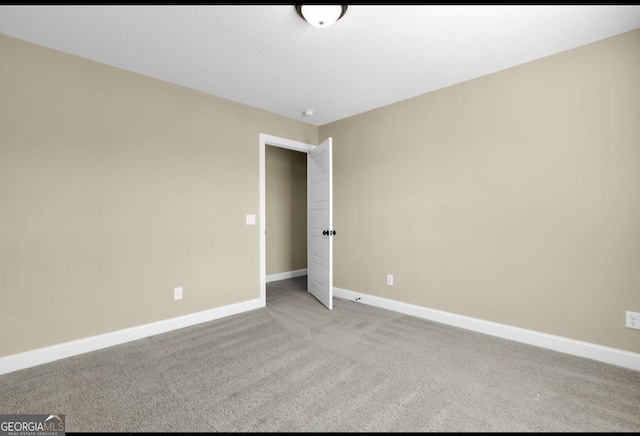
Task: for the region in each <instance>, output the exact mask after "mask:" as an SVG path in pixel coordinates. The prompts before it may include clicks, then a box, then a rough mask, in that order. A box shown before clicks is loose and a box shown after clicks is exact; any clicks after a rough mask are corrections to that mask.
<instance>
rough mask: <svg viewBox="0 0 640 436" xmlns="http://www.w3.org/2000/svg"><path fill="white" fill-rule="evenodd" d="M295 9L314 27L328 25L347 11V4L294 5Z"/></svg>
mask: <svg viewBox="0 0 640 436" xmlns="http://www.w3.org/2000/svg"><path fill="white" fill-rule="evenodd" d="M296 11H298V15H300V16H301V17H302V18H304V19H305V20H306V21H307V22H308V23H309V24H311V25H312V26H314V27H329V26H331V25H332V24H333V23H335V22H336V21H338V20H339V19H340V18H342V16H343V15H344V14H345V12H347V5H296Z"/></svg>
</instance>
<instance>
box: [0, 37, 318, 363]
mask: <svg viewBox="0 0 640 436" xmlns="http://www.w3.org/2000/svg"><path fill="white" fill-rule="evenodd" d="M260 133H266V134H270V135H274V136H280V137H286V138H290V139H293V140H298V141H302V142H308V143H317V135H318V128H317V127H315V126H311V125H308V124H305V123H302V122H298V121H295V120H290V119H287V118H284V117H280V116H277V115H274V114H270V113H267V112H264V111H260V110H256V109H252V108H249V107H246V106H243V105H240V104H236V103H232V102H230V101H227V100H223V99H220V98H216V97H212V96H208V95H205V94H203V93H200V92H196V91H193V90H189V89H185V88H181V87H179V86H175V85H171V84H167V83H164V82H161V81H158V80H154V79H150V78H147V77H143V76H140V75H136V74H133V73H129V72H125V71H122V70H119V69H116V68H112V67H108V66H105V65H102V64H98V63H95V62H91V61H88V60H84V59H81V58H78V57H74V56H69V55H66V54H62V53H60V52H57V51H54V50H50V49H46V48H43V47H39V46H36V45H33V44H29V43H26V42H22V41H19V40H16V39H13V38H8V37H5V36H0V301H1V302H2V303H1V305H0V307H1V311H2V316H0V356H6V355H10V354H14V353H18V352H23V351H27V350H31V349H35V348H40V347H44V346H48V345H53V344H58V343H61V342H65V341H70V340H74V339H79V338H84V337H89V336H92V335H97V334H101V333H107V332H111V331H114V330H118V329H123V328H127V327H132V326H136V325H141V324H145V323H150V322H154V321H159V320H163V319H168V318H172V317H175V316H179V315H185V314H189V313H194V312H198V311H202V310H207V309H212V308H216V307H222V306H226V305H229V304H232V303H238V302H242V301H247V300H252V299H257V298H259V296H260V289H259V234H258V226H246V225H245V214H249V213H254V214H256V215H257V214H258V213H259V210H258V209H259V198H258V196H259V171H258V166H259V162H258V160H259V134H260ZM177 286H182V287H183V289H184V298H183V300H181V301H174V300H173V288H174V287H177Z"/></svg>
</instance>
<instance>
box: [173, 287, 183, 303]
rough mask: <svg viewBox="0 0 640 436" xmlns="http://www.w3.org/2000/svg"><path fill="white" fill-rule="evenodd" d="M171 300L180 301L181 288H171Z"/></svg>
mask: <svg viewBox="0 0 640 436" xmlns="http://www.w3.org/2000/svg"><path fill="white" fill-rule="evenodd" d="M173 299H174V300H182V288H173Z"/></svg>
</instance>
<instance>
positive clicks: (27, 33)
mask: <svg viewBox="0 0 640 436" xmlns="http://www.w3.org/2000/svg"><path fill="white" fill-rule="evenodd" d="M638 28H640V6H638V5H616V6H606V5H597V6H586V5H584V6H570V5H563V6H554V5H529V6H526V5H516V6H514V5H512V6H487V5H480V6H456V5H451V6H446V5H445V6H442V5H441V6H428V5H396V6H391V5H382V6H370V5H351V6H349V8H348V11H347V13H346V15H345V16H344V17H343V18H342V19H341V20H340V21H338V22H337V23H336V24H334V25H333V26H331V27H329V28H325V29H319V28H315V27H312V26H310V25H309V24H307V23H306V22H305V21H303V20H302V19H301V18H300V17H299V16H298V15H297V14H296V11H295V7H294V6H293V5H191V6H176V5H173V6H172V5H158V6H140V5H139V6H128V5H91V6H55V5H54V6H47V5H41V6H33V5H32V6H28V5H27V6H25V5H14V6H10V5H0V33H2V34H5V35H8V36H12V37H15V38H19V39H23V40H26V41H30V42H33V43H36V44H40V45H43V46H46V47H51V48H54V49H57V50H60V51H63V52H66V53H71V54H74V55H78V56H81V57H84V58H88V59H92V60H95V61H98V62H102V63H105V64H108V65H112V66H115V67H119V68H122V69H125V70H129V71H133V72H137V73H140V74H144V75H146V76H150V77H155V78H158V79H161V80H165V81H168V82H172V83H175V84H179V85H182V86H186V87H189V88H193V89H196V90H200V91H203V92H206V93H210V94H213V95H216V96H219V97H223V98H226V99H229V100H233V101H236V102H239V103H243V104H246V105H249V106H252V107H256V108H260V109H264V110H266V111H269V112H274V113H277V114H280V115H283V116H286V117H289V118H293V119H298V120H301V121H304V122H307V123H310V124H313V125H323V124H327V123H330V122H333V121H336V120H340V119H342V118H346V117H349V116H351V115H355V114H358V113H362V112H366V111H368V110H371V109H374V108H377V107H381V106H384V105H388V104H391V103H395V102H398V101H400V100H404V99H407V98H410V97H414V96H416V95H420V94H424V93H426V92H430V91H433V90H436V89H439V88H442V87H445V86H449V85H453V84H455V83H459V82H462V81H466V80H469V79H473V78H475V77H479V76H482V75H485V74H489V73H492V72H495V71H499V70H502V69H505V68H509V67H512V66H515V65H518V64H522V63H525V62H529V61H532V60H535V59H539V58H542V57H545V56H549V55H552V54H555V53H559V52H562V51H565V50H569V49H572V48H575V47H578V46H581V45H585V44H589V43H592V42H595V41H598V40H601V39H604V38H608V37H611V36H614V35H617V34H620V33H624V32H627V31H630V30H634V29H638ZM1 61H2V59H0V62H1ZM305 109H313V110H314V111H315V114H314V115H313V116H310V117H309V116H304V115H303V111H304V110H305Z"/></svg>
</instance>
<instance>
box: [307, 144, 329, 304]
mask: <svg viewBox="0 0 640 436" xmlns="http://www.w3.org/2000/svg"><path fill="white" fill-rule="evenodd" d="M331 142H332V141H331V138H328V139H326V140H325V141H324V142H323V143H322V144H320V145H318V146H316V147H314V148H313V149H312V150H311V151H310V152H309V153H308V155H307V174H308V175H307V187H308V188H307V203H308V216H309V220H308V229H307V232H308V233H307V234H308V238H309V239H308V244H307V245H308V248H307V250H308V253H307V269H308V272H307V288H308V290H309V292H311V294H312V295H313V296H314V297H316V298H317V299H318V300H319V301H320V302H321V303H322V304H324V305H325V306H327V308H328V309H329V310H332V309H333V235H334V234H335V231H334V230H333V181H332V178H333V164H332V150H331Z"/></svg>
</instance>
